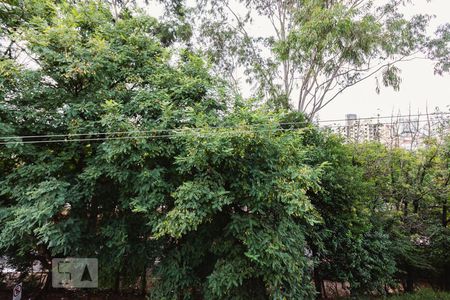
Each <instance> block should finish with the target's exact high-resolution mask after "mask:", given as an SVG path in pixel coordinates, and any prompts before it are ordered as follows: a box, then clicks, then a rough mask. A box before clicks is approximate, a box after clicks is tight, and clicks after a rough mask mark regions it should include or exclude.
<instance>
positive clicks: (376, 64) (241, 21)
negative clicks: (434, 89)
mask: <svg viewBox="0 0 450 300" xmlns="http://www.w3.org/2000/svg"><path fill="white" fill-rule="evenodd" d="M380 2H381V1H373V0H341V1H329V0H301V1H300V0H299V1H297V0H236V1H232V0H225V1H222V0H220V1H218V0H199V1H197V3H198V8H197V10H194V11H195V14H194V15H193V17H194V21H196V23H197V25H196V28H197V29H198V38H199V41H200V43H201V44H202V46H203V48H202V49H204V50H205V51H206V52H207V53H208V54H209V55H210V57H211V59H212V61H213V62H214V63H215V64H216V67H217V68H216V69H217V71H218V72H220V73H222V74H224V75H226V76H227V77H228V78H230V81H231V82H234V84H235V86H236V89H237V90H239V87H240V86H242V81H241V80H240V77H243V78H244V79H245V80H246V81H247V83H250V84H253V85H254V87H255V88H256V91H257V94H258V96H264V99H265V101H267V102H270V103H272V104H273V105H274V106H275V107H283V108H289V107H292V108H295V109H297V110H298V111H300V112H306V113H308V114H309V116H310V117H313V116H314V115H315V114H316V113H317V112H318V111H320V110H321V109H322V108H324V107H325V106H326V105H328V104H329V103H330V102H331V101H334V100H335V99H337V98H338V97H339V96H340V95H341V94H342V92H343V91H345V90H346V89H349V88H350V87H352V86H354V85H356V84H358V83H360V82H361V81H364V80H367V79H369V78H373V77H374V78H375V79H376V89H377V91H379V89H380V86H382V85H384V86H390V87H393V88H394V89H395V90H398V89H399V88H400V83H401V70H400V68H399V65H398V63H400V62H404V61H409V60H412V59H414V58H417V57H426V58H428V59H430V60H432V61H434V62H435V72H436V73H437V74H443V73H446V72H448V71H449V67H450V61H449V58H448V57H449V54H450V52H449V41H450V25H449V24H444V25H442V26H441V27H439V28H438V29H437V31H436V32H435V34H434V35H433V36H430V35H428V34H427V30H428V25H429V21H430V20H431V18H432V17H431V16H428V15H415V16H413V17H411V18H407V17H405V16H404V15H403V14H402V13H401V10H402V7H403V5H405V3H406V2H409V1H399V0H395V1H386V2H381V3H380ZM199 15H200V16H201V17H199ZM194 21H193V22H194Z"/></svg>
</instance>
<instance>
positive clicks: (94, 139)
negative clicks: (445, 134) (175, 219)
mask: <svg viewBox="0 0 450 300" xmlns="http://www.w3.org/2000/svg"><path fill="white" fill-rule="evenodd" d="M304 129H305V128H273V129H265V130H234V131H232V133H258V132H270V131H271V132H277V131H300V130H304ZM223 133H231V132H230V131H228V132H207V133H198V132H191V133H179V134H166V135H137V136H123V137H104V138H85V139H70V140H68V139H65V140H61V139H60V140H38V141H10V142H0V145H13V144H45V143H68V142H92V141H108V140H128V139H139V138H145V139H158V138H172V137H181V136H198V137H205V136H209V135H214V136H217V134H223Z"/></svg>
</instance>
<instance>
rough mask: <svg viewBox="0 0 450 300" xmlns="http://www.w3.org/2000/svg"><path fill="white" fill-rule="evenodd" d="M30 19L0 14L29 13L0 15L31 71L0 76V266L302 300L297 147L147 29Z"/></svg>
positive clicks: (289, 134) (106, 18)
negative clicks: (83, 263) (88, 262)
mask: <svg viewBox="0 0 450 300" xmlns="http://www.w3.org/2000/svg"><path fill="white" fill-rule="evenodd" d="M14 5H20V6H19V7H15V6H14ZM33 5H36V2H34V1H23V2H20V3H19V2H17V3H12V4H11V6H8V7H6V8H5V9H6V10H8V12H10V13H12V12H15V13H17V14H18V16H17V18H19V16H22V13H23V11H29V12H32V14H31V15H30V16H29V17H27V18H25V19H22V21H21V22H19V23H18V25H17V26H16V27H14V28H12V27H11V26H10V25H9V23H8V22H9V21H10V19H8V18H7V17H6V16H8V15H9V14H6V13H3V14H1V16H3V19H2V24H4V28H6V29H8V30H6V31H4V32H3V34H4V35H5V36H4V37H5V39H9V40H11V41H14V44H17V45H19V46H21V47H22V48H23V49H25V50H24V51H26V54H27V55H29V57H30V58H32V59H33V61H34V62H35V64H34V65H32V66H30V65H21V64H20V63H19V62H18V60H17V59H14V58H17V57H18V56H12V57H9V56H8V55H4V56H2V60H1V65H0V74H1V77H0V80H1V81H0V84H1V87H2V88H1V91H0V93H1V97H2V98H1V103H0V104H1V106H0V120H1V121H0V130H1V136H2V142H1V145H0V147H2V151H1V154H0V155H1V156H0V167H1V171H0V172H1V175H2V178H1V184H0V253H1V255H6V256H7V257H8V258H9V259H10V261H11V262H12V263H13V264H14V265H15V266H21V267H23V270H24V271H27V270H30V268H31V264H32V262H33V261H35V260H38V261H40V262H41V263H42V265H43V267H44V268H45V269H48V270H49V269H50V267H51V259H52V258H54V257H66V256H71V257H97V258H98V259H99V265H100V272H99V274H100V283H101V287H102V288H115V289H119V288H120V286H124V285H126V284H128V283H130V284H131V283H133V284H134V283H135V282H136V281H137V280H138V279H139V278H141V279H142V278H144V277H145V273H146V271H147V269H150V268H151V269H153V272H154V273H153V274H155V275H156V276H158V277H159V278H160V279H161V281H160V282H159V281H158V284H157V285H156V286H155V289H153V290H152V295H153V296H154V297H156V298H158V299H174V298H180V297H181V298H185V299H189V298H190V299H192V298H195V297H196V295H198V294H200V295H203V296H205V297H208V298H213V299H214V298H219V299H224V298H233V299H237V298H246V299H248V298H249V297H250V298H259V299H266V298H268V297H270V298H273V297H288V298H311V297H312V295H313V293H314V292H313V289H312V285H311V281H310V280H309V278H310V275H309V273H310V272H309V271H310V269H311V262H310V259H309V258H308V257H307V256H306V255H305V252H304V251H305V247H306V244H305V243H306V242H305V238H304V230H303V228H304V226H305V224H313V223H315V222H318V221H319V220H320V218H319V217H318V216H317V213H316V211H315V209H314V207H313V206H312V205H311V202H310V200H309V198H308V196H307V195H306V193H307V192H308V191H311V190H316V189H318V182H319V177H320V174H321V168H320V166H309V165H308V164H307V163H306V158H305V157H306V153H307V152H308V149H307V147H298V145H300V144H301V141H302V139H303V132H302V131H292V130H284V129H283V128H282V127H281V125H280V124H279V123H280V119H281V117H280V116H278V115H276V114H272V113H270V112H269V111H267V110H261V111H253V110H251V109H248V108H247V106H246V105H244V104H240V103H239V102H236V103H235V101H234V100H233V99H229V98H227V97H225V96H224V95H225V92H226V90H224V89H223V88H222V87H221V83H220V81H218V80H216V79H215V78H213V77H211V76H210V75H209V70H208V69H207V67H206V65H205V63H204V61H203V60H202V59H201V58H199V57H198V56H196V55H195V54H193V53H192V52H190V51H188V50H183V49H181V50H179V51H178V52H177V53H179V55H172V53H171V52H170V51H169V48H167V47H164V46H163V44H164V43H163V41H162V40H164V37H162V36H161V35H162V34H164V29H161V27H160V24H159V23H158V22H157V21H156V20H155V19H153V18H149V17H147V16H145V15H142V14H134V13H131V12H130V13H127V12H126V11H124V12H123V13H121V14H120V17H119V18H118V19H115V18H114V17H113V15H112V14H111V12H110V9H109V7H107V6H106V5H105V4H104V3H102V2H99V1H83V2H77V3H74V4H73V3H72V4H70V3H65V2H63V3H60V2H58V3H53V2H48V3H47V2H46V3H45V5H44V4H43V3H40V2H38V5H39V6H41V5H44V6H45V8H46V9H45V14H43V15H41V14H40V12H41V11H39V10H35V9H34V6H33ZM13 16H14V14H13ZM44 16H45V18H44ZM17 47H18V46H17ZM15 49H18V48H15ZM230 108H232V110H231V109H230ZM49 278H51V277H49ZM49 282H50V281H47V284H49ZM47 287H48V286H47Z"/></svg>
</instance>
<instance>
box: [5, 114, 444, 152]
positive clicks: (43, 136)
mask: <svg viewBox="0 0 450 300" xmlns="http://www.w3.org/2000/svg"><path fill="white" fill-rule="evenodd" d="M433 115H450V113H444V112H442V113H429V114H416V115H398V116H377V117H366V118H357V119H352V120H351V121H354V122H358V121H360V120H374V119H389V118H390V119H392V118H405V117H409V118H412V117H414V118H416V117H421V116H433ZM343 121H349V120H348V119H335V120H318V121H316V122H317V123H330V122H343ZM423 121H427V120H423ZM406 122H407V123H408V122H417V120H413V121H406ZM308 123H309V122H308V121H302V122H284V123H273V124H270V123H257V124H245V125H243V126H245V127H256V126H264V125H277V126H284V125H306V124H308ZM391 123H402V121H398V122H391ZM377 124H387V123H379V122H378V123H377ZM327 126H328V127H329V126H330V125H327ZM336 126H346V125H336ZM241 127H242V126H241ZM236 128H240V127H237V126H209V127H203V128H199V127H197V128H168V129H158V128H156V129H152V130H134V131H112V132H90V133H69V134H45V135H24V136H1V137H0V139H2V140H9V139H32V138H52V137H54V138H57V137H67V138H70V137H80V136H92V135H116V134H140V133H142V134H147V133H152V132H177V133H178V132H180V131H192V130H195V131H198V130H204V129H236ZM0 145H1V143H0Z"/></svg>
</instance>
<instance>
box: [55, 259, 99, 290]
mask: <svg viewBox="0 0 450 300" xmlns="http://www.w3.org/2000/svg"><path fill="white" fill-rule="evenodd" d="M52 286H53V287H54V288H66V289H73V288H97V287H98V261H97V259H95V258H54V259H52Z"/></svg>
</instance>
